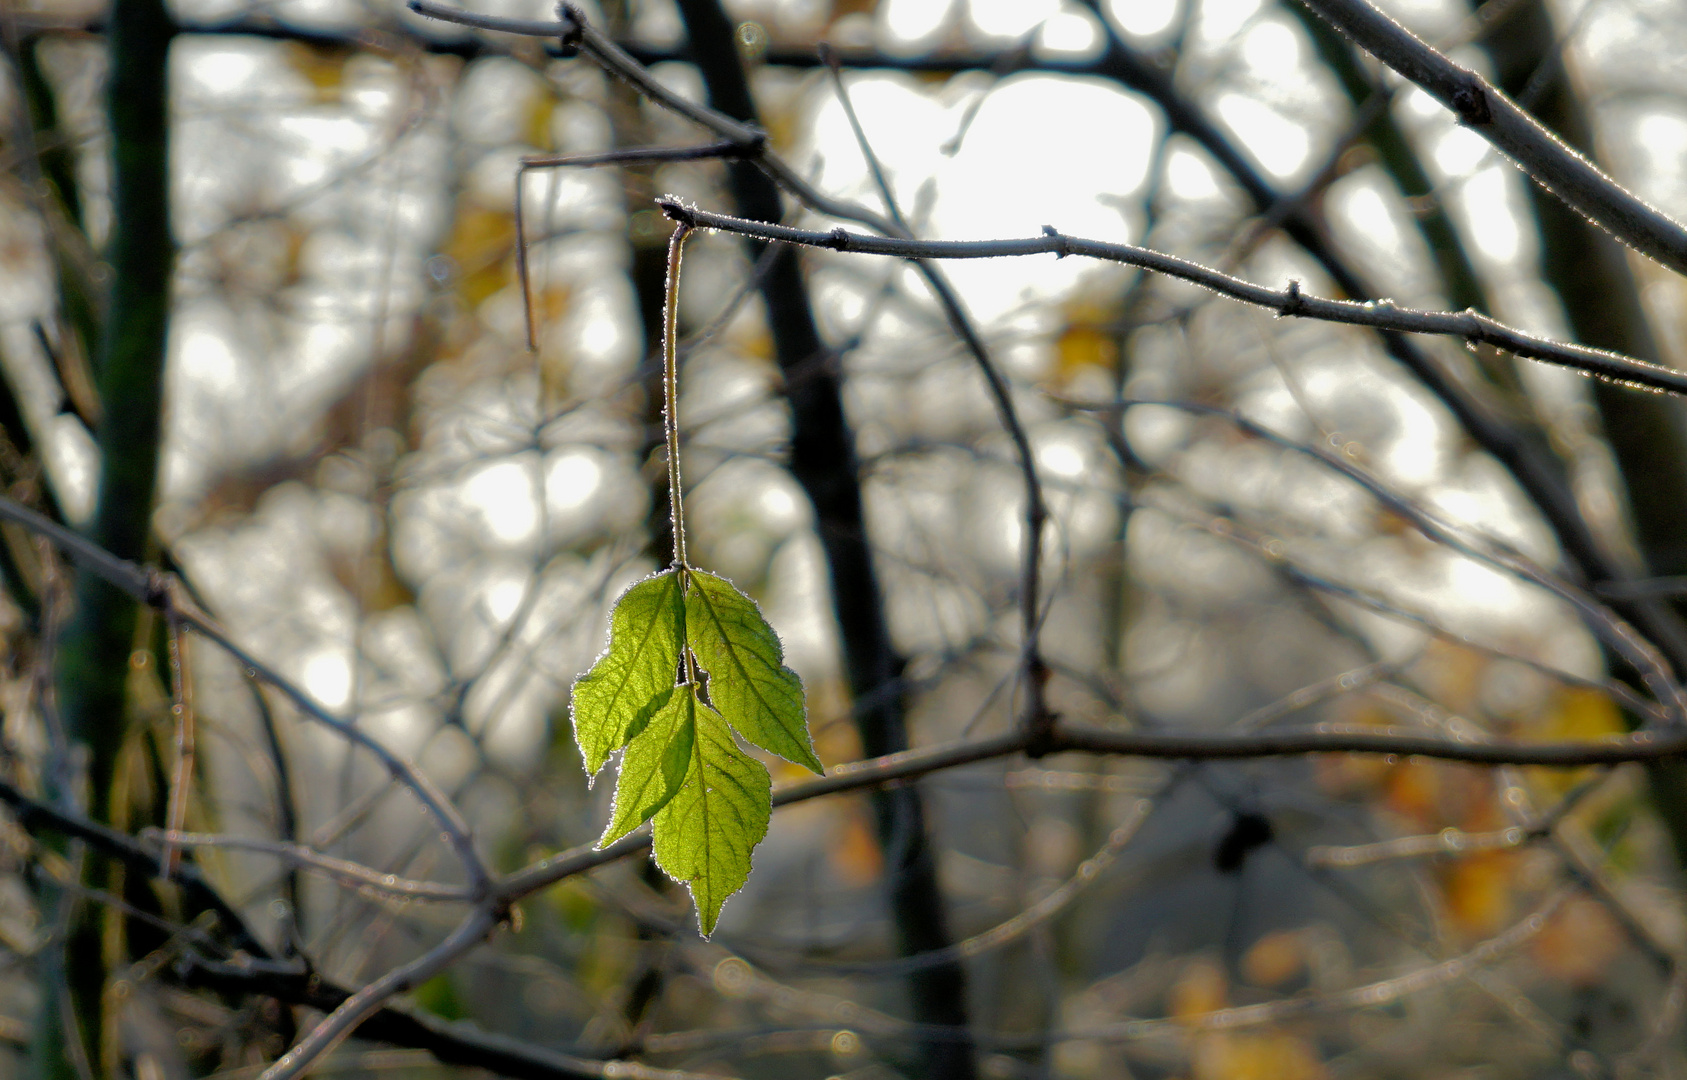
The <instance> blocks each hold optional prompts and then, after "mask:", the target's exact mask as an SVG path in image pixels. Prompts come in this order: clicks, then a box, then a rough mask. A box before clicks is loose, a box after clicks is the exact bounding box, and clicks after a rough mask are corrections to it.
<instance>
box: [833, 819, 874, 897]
mask: <svg viewBox="0 0 1687 1080" xmlns="http://www.w3.org/2000/svg"><path fill="white" fill-rule="evenodd" d="M827 854H828V855H829V857H830V859H831V863H832V871H833V873H835V874H837V875H838V878H839V879H840V880H841V881H842V882H843V883H844V884H845V885H848V886H851V887H854V888H861V887H863V886H866V885H871V884H872V883H873V882H875V881H877V880H878V879H879V874H880V873H881V872H882V871H883V870H884V854H883V852H881V851H880V850H879V841H878V838H877V837H875V836H874V835H873V827H872V825H871V823H870V822H869V821H868V820H867V813H866V807H865V806H864V805H857V806H856V807H854V808H853V809H852V810H851V811H850V812H848V813H846V814H845V815H844V819H843V822H842V824H841V825H840V826H839V828H838V833H837V839H836V840H834V841H833V842H832V847H831V850H830V851H829V852H828V853H827Z"/></svg>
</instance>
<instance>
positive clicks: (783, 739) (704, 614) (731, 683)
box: [685, 570, 825, 773]
mask: <svg viewBox="0 0 1687 1080" xmlns="http://www.w3.org/2000/svg"><path fill="white" fill-rule="evenodd" d="M689 576H690V578H691V587H690V588H689V589H688V590H687V591H686V595H685V632H686V643H687V644H688V645H690V646H691V651H692V653H693V654H694V655H695V656H696V657H697V662H698V663H699V664H701V665H703V667H704V669H705V670H707V671H708V673H709V700H710V701H711V702H712V703H713V704H714V706H715V708H716V709H718V710H720V714H721V716H723V717H725V718H726V722H727V723H729V724H731V725H732V727H733V730H735V731H737V732H738V734H740V735H742V736H744V738H745V739H747V740H748V741H750V742H751V743H754V744H755V745H756V746H759V747H761V748H762V749H763V750H766V751H767V752H768V753H770V754H777V755H779V756H780V757H782V758H784V759H785V760H786V761H794V762H796V763H797V764H798V765H802V766H805V767H807V768H809V769H812V770H813V771H814V772H817V773H823V772H825V769H824V767H822V766H821V764H820V759H819V758H818V757H816V756H815V753H814V743H813V742H812V741H810V739H809V735H808V716H807V710H806V708H805V706H804V704H803V690H802V680H801V679H799V678H797V673H796V672H794V671H792V670H791V669H790V668H788V667H786V666H785V664H784V659H785V650H784V648H783V647H782V646H781V645H780V644H779V635H777V634H775V633H774V632H773V627H771V626H769V625H768V624H767V620H766V619H764V618H762V614H761V611H760V610H759V609H757V607H756V604H755V601H753V600H751V599H750V598H749V597H748V596H745V595H744V594H743V593H741V592H739V591H738V590H737V588H736V587H734V586H733V584H732V583H731V582H730V581H727V580H726V579H725V578H722V577H717V576H715V575H714V574H710V573H706V572H704V571H702V570H692V571H690V573H689Z"/></svg>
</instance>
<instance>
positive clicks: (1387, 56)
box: [1302, 0, 1687, 274]
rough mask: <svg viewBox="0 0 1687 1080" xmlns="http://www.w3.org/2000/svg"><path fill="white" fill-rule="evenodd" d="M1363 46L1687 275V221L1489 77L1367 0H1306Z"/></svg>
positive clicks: (1627, 238) (1606, 224)
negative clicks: (1622, 179)
mask: <svg viewBox="0 0 1687 1080" xmlns="http://www.w3.org/2000/svg"><path fill="white" fill-rule="evenodd" d="M1302 2H1303V3H1305V4H1306V6H1307V7H1308V8H1310V9H1311V10H1312V11H1314V12H1316V13H1317V14H1318V15H1319V16H1320V17H1321V18H1323V19H1324V20H1325V21H1326V22H1328V23H1329V24H1330V25H1332V26H1334V27H1335V28H1336V29H1337V30H1339V31H1341V32H1342V33H1343V34H1345V35H1347V36H1348V37H1349V38H1351V39H1352V40H1353V41H1354V42H1355V43H1356V44H1357V45H1358V46H1359V47H1360V48H1362V49H1364V50H1365V51H1366V52H1368V53H1370V54H1371V55H1372V56H1374V57H1376V58H1377V59H1378V60H1381V61H1382V62H1383V63H1384V64H1387V65H1388V66H1389V67H1391V68H1393V69H1394V70H1395V71H1396V72H1398V73H1400V74H1401V75H1403V76H1405V77H1406V78H1407V79H1410V80H1411V81H1412V82H1414V83H1416V84H1417V85H1418V86H1420V87H1422V88H1423V89H1424V90H1426V91H1427V92H1429V93H1430V94H1431V95H1433V96H1434V97H1435V98H1436V100H1438V101H1440V102H1441V104H1443V105H1445V106H1446V107H1447V108H1449V109H1451V110H1452V111H1453V112H1454V113H1456V114H1458V117H1459V120H1460V121H1461V122H1462V123H1463V125H1464V126H1465V127H1468V128H1470V129H1471V130H1472V131H1474V132H1476V133H1477V134H1479V135H1481V136H1482V137H1483V138H1485V139H1487V140H1488V141H1489V142H1490V143H1492V144H1493V145H1494V146H1495V147H1496V148H1498V149H1499V150H1500V151H1501V152H1503V153H1504V154H1505V155H1506V156H1507V157H1509V158H1511V160H1512V161H1514V162H1516V163H1517V165H1518V166H1519V167H1520V168H1521V169H1522V170H1523V171H1524V172H1525V173H1526V174H1528V176H1529V177H1530V178H1532V179H1534V180H1535V181H1537V182H1539V183H1540V184H1541V185H1543V186H1544V187H1546V188H1547V189H1548V190H1550V191H1551V192H1552V193H1553V194H1554V195H1556V196H1558V197H1559V198H1560V199H1562V200H1564V202H1565V203H1566V204H1567V205H1568V206H1570V207H1572V208H1574V209H1575V210H1576V211H1577V212H1579V213H1580V214H1582V215H1583V216H1584V217H1586V218H1587V219H1588V220H1590V221H1592V222H1594V223H1595V224H1596V225H1599V226H1601V227H1602V228H1604V229H1606V230H1607V231H1609V232H1610V233H1611V234H1612V235H1613V236H1615V237H1617V239H1619V240H1621V241H1623V242H1624V243H1626V244H1628V245H1629V246H1630V247H1633V248H1634V249H1635V250H1636V251H1639V252H1641V253H1643V254H1645V255H1648V256H1650V257H1652V258H1653V259H1656V260H1657V261H1658V262H1660V263H1662V264H1663V265H1665V266H1667V267H1669V268H1670V269H1671V270H1674V271H1675V272H1676V273H1678V274H1687V226H1684V225H1682V224H1681V222H1679V221H1676V220H1675V219H1673V218H1671V217H1670V216H1669V215H1667V214H1665V213H1664V212H1663V211H1661V210H1659V209H1658V208H1657V207H1654V206H1652V205H1651V204H1650V203H1648V202H1646V201H1645V200H1644V199H1642V198H1640V197H1639V196H1637V195H1635V194H1634V193H1633V192H1631V191H1629V190H1627V189H1626V188H1624V187H1623V186H1622V185H1621V184H1619V183H1617V181H1615V180H1614V179H1612V178H1611V177H1609V176H1607V175H1606V174H1605V173H1604V172H1602V171H1601V170H1600V168H1599V166H1597V165H1595V164H1594V163H1593V162H1591V161H1589V160H1588V159H1587V158H1585V157H1583V156H1582V155H1580V154H1578V153H1577V152H1576V151H1575V150H1574V149H1572V148H1571V147H1569V146H1568V145H1566V144H1565V143H1564V142H1563V141H1562V140H1561V139H1559V138H1558V136H1556V135H1554V134H1553V133H1552V132H1551V131H1549V130H1548V129H1547V128H1546V126H1545V125H1543V124H1542V123H1541V122H1540V121H1539V120H1536V119H1535V118H1534V117H1533V116H1531V115H1529V114H1528V113H1527V112H1525V111H1524V110H1523V109H1522V108H1520V107H1519V106H1518V105H1517V103H1516V102H1514V101H1512V100H1511V99H1510V98H1509V97H1507V96H1506V95H1505V94H1504V93H1503V92H1502V91H1500V90H1499V89H1498V88H1496V87H1495V86H1494V85H1493V84H1492V83H1490V82H1488V80H1486V79H1484V78H1483V77H1482V76H1480V75H1478V74H1477V73H1476V72H1474V71H1471V70H1470V69H1469V68H1465V67H1461V66H1460V65H1458V64H1455V63H1453V62H1452V61H1451V60H1449V59H1448V58H1447V57H1445V56H1443V55H1442V54H1441V53H1439V52H1437V51H1436V50H1435V49H1434V48H1433V47H1431V46H1430V45H1428V44H1427V43H1425V42H1424V41H1422V40H1421V39H1419V38H1418V37H1417V36H1416V35H1414V34H1413V33H1412V32H1411V31H1410V30H1407V29H1406V28H1405V27H1404V26H1401V25H1400V24H1399V23H1397V22H1395V21H1394V20H1393V19H1391V18H1389V17H1388V16H1387V15H1385V14H1383V13H1382V12H1381V11H1379V10H1377V9H1376V8H1375V7H1372V6H1371V5H1370V4H1369V3H1367V2H1366V0H1302Z"/></svg>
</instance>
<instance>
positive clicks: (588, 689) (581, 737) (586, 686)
mask: <svg viewBox="0 0 1687 1080" xmlns="http://www.w3.org/2000/svg"><path fill="white" fill-rule="evenodd" d="M684 640H685V604H684V601H682V600H681V598H680V593H679V576H678V575H677V574H676V573H675V572H674V571H672V570H667V571H664V572H663V573H660V574H656V575H655V576H653V577H648V578H645V579H644V580H643V581H641V582H639V583H638V584H636V585H634V586H633V587H632V588H630V589H628V590H627V591H626V592H624V593H622V594H621V598H620V599H619V600H617V601H616V602H615V610H614V611H613V612H612V613H611V614H610V617H609V648H608V650H606V651H605V652H604V654H603V655H602V656H600V657H599V658H598V661H597V663H595V664H593V665H592V669H591V670H590V671H588V672H586V673H585V674H584V675H582V676H580V678H579V679H577V680H576V681H575V683H574V695H573V702H572V711H573V714H574V739H575V741H576V742H578V743H579V744H580V754H581V756H582V757H584V758H585V761H586V772H587V773H590V774H591V775H593V776H595V775H597V772H598V770H599V769H601V768H603V763H604V762H605V761H606V760H607V759H608V758H609V755H610V754H612V753H614V752H615V751H616V750H619V749H620V748H621V747H623V746H625V745H626V744H627V741H628V740H629V739H631V738H633V737H634V736H635V735H637V734H638V733H639V732H640V731H641V730H643V728H644V725H645V724H646V723H647V722H648V721H649V720H650V718H651V716H652V715H653V714H654V713H655V711H656V710H657V709H658V708H660V707H661V706H662V704H664V703H665V702H666V700H667V699H666V697H665V696H664V695H666V694H667V693H668V692H669V691H670V690H672V689H673V688H674V681H675V678H676V675H677V673H678V671H679V660H680V649H681V648H682V642H683V641H684Z"/></svg>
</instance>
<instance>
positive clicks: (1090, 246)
mask: <svg viewBox="0 0 1687 1080" xmlns="http://www.w3.org/2000/svg"><path fill="white" fill-rule="evenodd" d="M657 205H659V206H660V207H661V208H662V211H663V212H664V213H666V214H667V215H668V216H669V217H670V218H672V219H673V220H675V221H677V222H679V223H681V224H683V225H686V226H688V227H691V228H703V229H715V230H717V231H720V232H728V233H736V234H738V235H740V236H752V237H755V238H757V239H759V240H769V241H773V242H775V243H783V244H797V245H799V246H802V247H815V248H827V249H829V250H832V251H852V252H858V253H860V254H863V255H883V256H890V257H893V258H901V259H1000V258H1012V257H1018V256H1025V255H1054V256H1056V257H1057V258H1064V257H1066V256H1067V255H1082V256H1085V257H1086V258H1091V259H1102V260H1105V261H1107V262H1116V263H1123V264H1125V265H1127V266H1136V267H1140V268H1142V269H1144V270H1151V271H1153V272H1155V273H1159V274H1165V275H1166V276H1168V277H1174V278H1178V279H1179V280H1182V281H1187V282H1190V283H1191V284H1195V285H1199V286H1201V287H1202V288H1205V289H1210V290H1212V291H1213V292H1215V293H1217V294H1219V295H1220V296H1226V297H1229V298H1230V299H1232V300H1239V301H1241V302H1242V303H1244V304H1252V305H1254V306H1255V307H1262V308H1266V309H1268V310H1270V311H1273V312H1275V313H1276V314H1278V315H1280V316H1283V317H1290V316H1294V317H1298V318H1304V319H1318V320H1321V321H1323V322H1333V323H1345V324H1347V325H1350V326H1365V327H1370V328H1372V329H1375V330H1394V331H1399V332H1401V333H1408V334H1435V335H1440V336H1445V337H1457V338H1463V339H1464V340H1466V341H1470V342H1481V343H1483V344H1486V345H1492V346H1494V347H1495V348H1497V349H1503V350H1505V351H1506V352H1509V353H1514V354H1516V355H1517V356H1521V357H1525V358H1527V359H1530V360H1541V361H1544V362H1546V363H1550V364H1557V365H1559V366H1561V367H1567V368H1571V369H1573V370H1576V371H1581V372H1584V373H1586V374H1589V375H1594V376H1597V377H1599V378H1602V379H1608V380H1611V381H1613V382H1618V383H1622V384H1624V385H1627V386H1633V387H1636V388H1640V389H1646V390H1654V391H1663V392H1666V393H1672V394H1687V372H1682V371H1677V370H1675V369H1674V368H1669V367H1665V366H1663V365H1662V364H1654V363H1651V362H1649V361H1646V360H1637V359H1635V358H1633V357H1630V356H1624V355H1622V354H1621V353H1613V352H1606V351H1605V350H1603V349H1590V348H1588V347H1587V346H1585V345H1574V344H1570V343H1568V342H1562V341H1555V340H1553V339H1551V338H1545V337H1540V336H1538V335H1535V334H1530V333H1526V332H1525V331H1522V330H1519V329H1517V328H1516V327H1512V326H1507V325H1506V324H1505V323H1502V322H1500V321H1498V320H1496V319H1492V318H1489V317H1488V316H1486V315H1484V314H1482V313H1481V312H1479V311H1476V310H1474V309H1471V310H1467V311H1421V310H1417V309H1415V308H1403V307H1399V306H1397V305H1395V304H1393V303H1391V302H1389V301H1386V300H1378V301H1370V302H1366V303H1359V302H1357V301H1354V300H1330V299H1325V298H1323V297H1317V296H1309V295H1307V294H1306V293H1303V292H1301V290H1300V283H1299V282H1298V281H1291V282H1289V285H1288V287H1287V288H1284V289H1271V288H1267V287H1266V286H1264V285H1258V284H1255V283H1254V282H1251V281H1246V280H1243V279H1242V278H1238V277H1233V276H1231V275H1229V274H1226V273H1224V272H1223V271H1221V270H1215V269H1213V268H1212V267H1210V266H1203V265H1202V264H1200V263H1197V262H1191V261H1190V260H1188V259H1181V258H1178V257H1177V256H1176V255H1167V254H1166V253H1164V252H1160V251H1155V250H1153V249H1152V248H1144V247H1137V246H1136V245H1134V244H1116V243H1109V242H1107V241H1103V240H1086V239H1084V238H1082V237H1077V236H1067V235H1066V234H1064V233H1061V232H1058V231H1056V230H1055V229H1053V228H1047V229H1045V230H1044V234H1043V235H1042V236H1031V237H1025V238H1022V239H1012V240H904V239H900V238H896V237H883V236H865V235H862V234H860V233H853V232H850V231H849V230H848V229H844V228H841V227H840V228H836V229H832V230H831V231H829V232H816V231H813V230H809V229H794V228H791V227H790V226H787V225H770V224H767V223H765V222H760V221H749V220H746V219H744V218H737V217H732V216H731V215H729V214H717V213H715V212H713V211H710V210H701V209H698V208H696V207H691V206H686V205H684V204H683V203H681V202H679V201H678V200H676V199H671V198H662V199H658V200H657Z"/></svg>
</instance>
